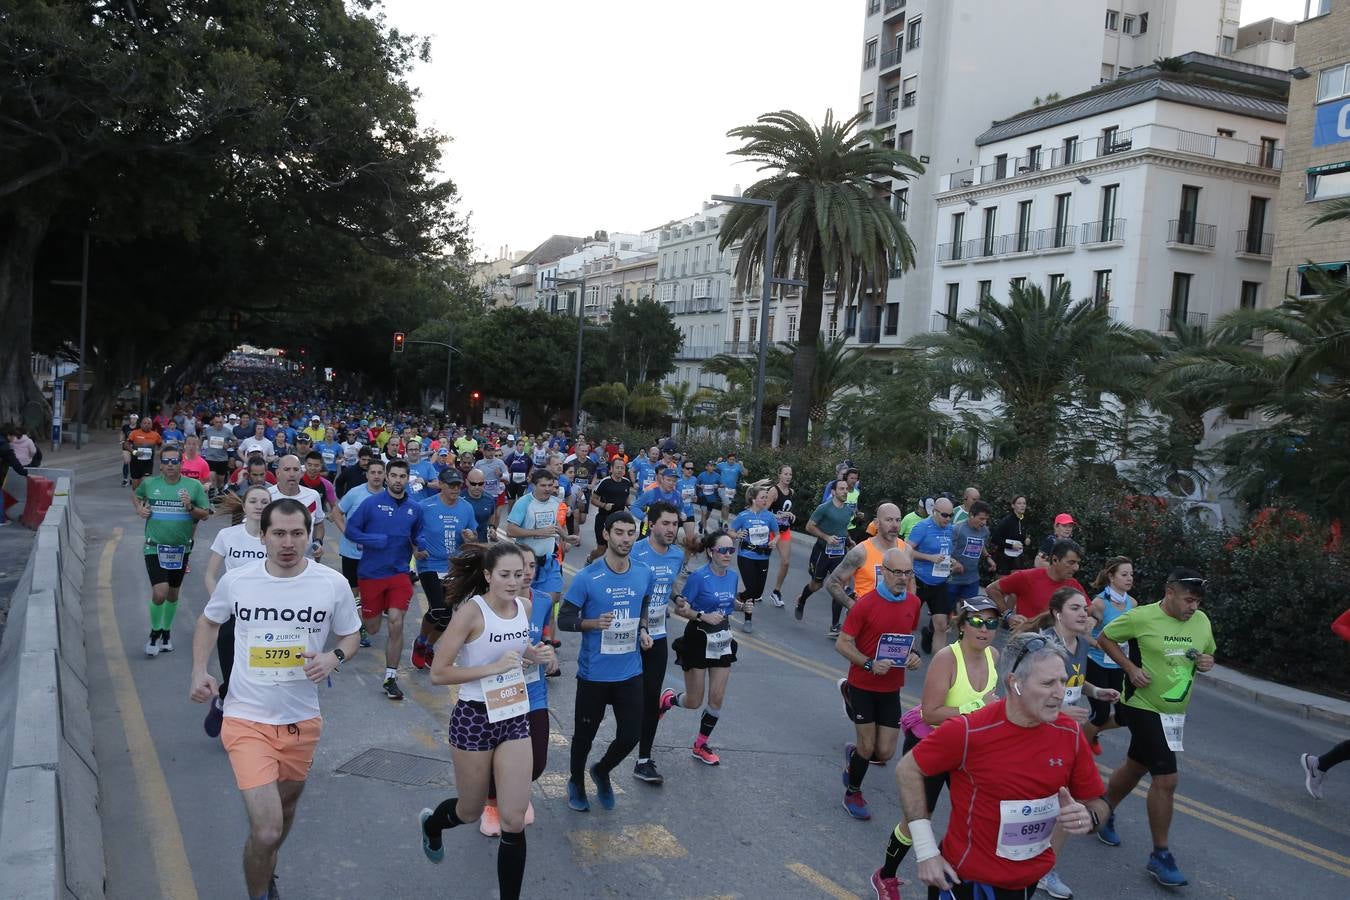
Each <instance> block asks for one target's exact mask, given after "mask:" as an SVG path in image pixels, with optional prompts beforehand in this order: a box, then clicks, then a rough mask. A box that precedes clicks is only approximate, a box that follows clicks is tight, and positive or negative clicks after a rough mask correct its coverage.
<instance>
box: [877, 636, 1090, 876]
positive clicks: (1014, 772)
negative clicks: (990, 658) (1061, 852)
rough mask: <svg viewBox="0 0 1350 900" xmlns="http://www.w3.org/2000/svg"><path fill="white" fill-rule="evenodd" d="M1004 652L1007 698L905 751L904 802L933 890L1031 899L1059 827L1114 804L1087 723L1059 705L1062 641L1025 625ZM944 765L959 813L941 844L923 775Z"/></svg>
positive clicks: (1081, 827) (956, 719) (1071, 829)
mask: <svg viewBox="0 0 1350 900" xmlns="http://www.w3.org/2000/svg"><path fill="white" fill-rule="evenodd" d="M1003 660H1004V666H1003V668H1004V669H1005V670H1006V671H1007V673H1008V674H1007V675H1005V676H1004V678H1003V683H1004V687H1005V689H1006V698H1005V699H1002V700H996V701H994V702H993V703H990V704H988V705H986V706H984V707H983V708H981V709H978V710H976V711H974V712H972V713H970V714H969V715H962V716H953V717H952V718H950V719H949V720H947V721H946V722H944V723H943V724H942V726H941V727H939V728H938V729H937V730H936V731H934V732H933V733H932V734H930V735H929V736H928V737H926V738H924V739H923V740H922V741H920V742H919V744H918V746H916V747H915V748H914V750H913V751H912V752H910V753H908V754H906V755H905V757H904V758H903V759H901V760H900V766H899V769H898V770H897V774H896V778H897V780H898V781H899V783H900V798H901V805H902V806H903V807H904V811H905V818H906V819H907V820H908V822H909V830H910V832H911V833H912V834H913V836H914V838H913V840H914V857H915V859H916V860H917V862H918V867H919V879H920V880H921V881H922V882H923V883H924V884H927V885H929V896H930V897H936V896H938V891H944V892H949V893H947V894H943V896H950V897H952V898H955V900H974V898H991V897H992V898H994V900H1005V898H1014V897H1015V898H1030V897H1031V896H1032V895H1033V894H1034V893H1035V891H1036V882H1037V881H1038V880H1039V879H1040V878H1041V876H1043V875H1044V874H1045V873H1046V872H1048V871H1049V870H1050V869H1051V868H1052V867H1053V866H1054V864H1055V853H1054V850H1053V849H1051V846H1050V836H1051V833H1052V832H1053V831H1054V826H1055V825H1056V824H1057V823H1058V824H1059V825H1060V826H1061V827H1063V829H1064V830H1065V831H1066V832H1068V833H1069V834H1087V833H1089V832H1091V831H1094V830H1096V828H1097V827H1098V825H1099V823H1100V822H1101V820H1102V819H1103V818H1104V817H1105V816H1106V815H1107V813H1108V812H1109V810H1108V807H1107V805H1106V802H1105V800H1104V799H1103V798H1102V793H1103V788H1102V780H1101V777H1100V776H1099V775H1098V774H1097V768H1096V766H1095V765H1094V764H1093V757H1092V753H1091V751H1089V750H1088V748H1087V743H1086V741H1084V740H1083V737H1082V732H1080V731H1079V729H1078V726H1077V725H1076V724H1074V722H1073V720H1072V719H1070V718H1069V717H1068V716H1065V715H1064V714H1063V713H1061V712H1060V702H1061V700H1062V698H1063V694H1064V681H1065V678H1064V653H1063V650H1062V649H1061V648H1060V647H1059V646H1058V645H1056V644H1055V643H1054V642H1052V641H1050V640H1049V639H1048V638H1046V637H1044V636H1042V635H1039V634H1019V635H1016V636H1014V637H1013V638H1012V639H1011V640H1010V641H1009V642H1008V646H1007V648H1006V649H1005V650H1004V651H1003ZM944 773H951V774H952V776H953V777H952V778H951V795H952V810H953V812H952V816H951V818H950V820H949V821H948V823H947V833H946V835H945V836H944V837H943V839H942V846H941V848H939V846H938V843H937V840H936V839H935V838H934V836H933V826H932V823H931V822H930V821H929V818H928V817H929V814H930V810H929V808H928V803H927V800H926V796H925V793H924V791H925V787H924V778H925V776H936V775H942V774H944ZM897 893H898V892H897Z"/></svg>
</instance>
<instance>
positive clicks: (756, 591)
mask: <svg viewBox="0 0 1350 900" xmlns="http://www.w3.org/2000/svg"><path fill="white" fill-rule="evenodd" d="M736 568H738V569H740V572H741V581H743V582H745V590H743V591H741V594H740V597H741V599H742V600H758V599H759V598H760V597H762V596H764V585H765V583H766V582H767V581H768V580H769V561H768V560H767V559H750V558H749V557H746V556H738V557H736Z"/></svg>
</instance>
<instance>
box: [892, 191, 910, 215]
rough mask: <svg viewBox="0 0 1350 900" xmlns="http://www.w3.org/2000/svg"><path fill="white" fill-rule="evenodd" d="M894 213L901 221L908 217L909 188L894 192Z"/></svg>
mask: <svg viewBox="0 0 1350 900" xmlns="http://www.w3.org/2000/svg"><path fill="white" fill-rule="evenodd" d="M895 214H896V216H898V217H899V219H900V221H901V222H904V221H906V220H907V219H909V188H904V189H903V190H899V191H896V192H895Z"/></svg>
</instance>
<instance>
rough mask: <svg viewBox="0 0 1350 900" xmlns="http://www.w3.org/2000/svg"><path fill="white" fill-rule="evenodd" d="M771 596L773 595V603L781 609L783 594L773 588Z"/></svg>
mask: <svg viewBox="0 0 1350 900" xmlns="http://www.w3.org/2000/svg"><path fill="white" fill-rule="evenodd" d="M772 596H773V605H774V606H776V607H778V608H779V609H782V608H783V606H784V603H783V595H782V594H781V593H779V592H778V591H776V590H775V591H774V592H773V595H772Z"/></svg>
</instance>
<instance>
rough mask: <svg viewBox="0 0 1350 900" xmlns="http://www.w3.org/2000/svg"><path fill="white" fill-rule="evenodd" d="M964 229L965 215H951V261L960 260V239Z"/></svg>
mask: <svg viewBox="0 0 1350 900" xmlns="http://www.w3.org/2000/svg"><path fill="white" fill-rule="evenodd" d="M965 227H966V214H965V213H953V214H952V256H951V258H952V259H960V258H961V239H962V233H963V232H964V230H965Z"/></svg>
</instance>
